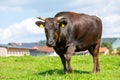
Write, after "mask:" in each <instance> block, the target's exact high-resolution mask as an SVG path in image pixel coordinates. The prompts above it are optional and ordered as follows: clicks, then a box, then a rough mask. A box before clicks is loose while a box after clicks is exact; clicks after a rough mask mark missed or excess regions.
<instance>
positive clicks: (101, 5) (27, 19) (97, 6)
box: [0, 0, 120, 44]
mask: <svg viewBox="0 0 120 80" xmlns="http://www.w3.org/2000/svg"><path fill="white" fill-rule="evenodd" d="M119 8H120V0H92V1H91V0H0V44H7V43H10V42H19V43H22V42H27V43H29V42H38V41H40V40H45V39H46V38H45V33H44V29H40V28H38V27H37V26H36V25H35V21H37V20H38V19H37V18H36V17H53V16H54V15H55V14H56V13H58V12H61V11H73V12H77V13H86V14H90V15H97V16H98V17H100V18H101V19H102V24H103V34H102V37H103V38H104V37H120V9H119Z"/></svg>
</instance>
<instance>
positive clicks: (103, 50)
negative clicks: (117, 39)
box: [99, 47, 109, 55]
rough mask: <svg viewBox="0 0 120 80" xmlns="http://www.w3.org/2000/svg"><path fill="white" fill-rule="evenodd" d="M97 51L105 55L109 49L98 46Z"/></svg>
mask: <svg viewBox="0 0 120 80" xmlns="http://www.w3.org/2000/svg"><path fill="white" fill-rule="evenodd" d="M99 53H102V54H104V55H107V54H109V49H108V48H107V47H100V49H99Z"/></svg>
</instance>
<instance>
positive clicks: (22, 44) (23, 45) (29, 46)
mask: <svg viewBox="0 0 120 80" xmlns="http://www.w3.org/2000/svg"><path fill="white" fill-rule="evenodd" d="M8 45H11V46H19V47H26V48H32V47H33V46H45V45H46V41H45V40H42V41H38V42H31V43H8Z"/></svg>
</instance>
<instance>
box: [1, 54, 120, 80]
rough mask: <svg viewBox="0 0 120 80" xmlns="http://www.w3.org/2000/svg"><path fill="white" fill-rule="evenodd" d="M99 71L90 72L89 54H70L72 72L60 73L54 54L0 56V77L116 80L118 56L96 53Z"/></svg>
mask: <svg viewBox="0 0 120 80" xmlns="http://www.w3.org/2000/svg"><path fill="white" fill-rule="evenodd" d="M99 58H100V59H99V61H100V68H101V72H100V73H97V74H94V73H91V71H92V69H93V61H92V57H91V56H90V55H86V56H85V55H82V56H73V57H72V67H73V69H74V73H72V74H66V75H64V74H63V67H62V64H61V61H60V59H59V57H58V56H37V57H33V56H25V57H0V80H120V56H113V55H108V56H103V55H100V56H99Z"/></svg>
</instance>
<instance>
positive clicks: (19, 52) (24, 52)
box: [0, 45, 30, 56]
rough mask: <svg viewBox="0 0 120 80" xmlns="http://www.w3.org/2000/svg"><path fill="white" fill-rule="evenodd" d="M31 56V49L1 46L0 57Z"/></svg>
mask: <svg viewBox="0 0 120 80" xmlns="http://www.w3.org/2000/svg"><path fill="white" fill-rule="evenodd" d="M28 55H30V51H29V48H25V47H19V46H11V45H0V56H28Z"/></svg>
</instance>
